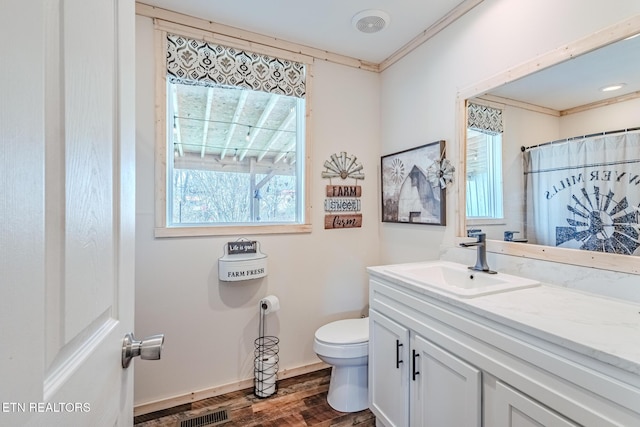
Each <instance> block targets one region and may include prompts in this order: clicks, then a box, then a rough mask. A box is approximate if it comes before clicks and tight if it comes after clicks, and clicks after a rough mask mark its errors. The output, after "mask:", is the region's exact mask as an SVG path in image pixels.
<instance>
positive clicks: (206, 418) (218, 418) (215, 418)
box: [178, 409, 229, 427]
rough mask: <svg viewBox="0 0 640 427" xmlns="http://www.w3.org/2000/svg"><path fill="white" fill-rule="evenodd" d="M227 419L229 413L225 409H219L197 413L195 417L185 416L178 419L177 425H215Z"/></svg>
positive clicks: (183, 426) (189, 426)
mask: <svg viewBox="0 0 640 427" xmlns="http://www.w3.org/2000/svg"><path fill="white" fill-rule="evenodd" d="M227 421H229V413H228V412H227V410H226V409H222V410H220V411H215V412H209V413H207V414H203V415H198V416H196V417H191V418H187V419H186V420H182V421H180V424H178V426H179V427H204V426H215V425H220V424H223V423H226V422H227Z"/></svg>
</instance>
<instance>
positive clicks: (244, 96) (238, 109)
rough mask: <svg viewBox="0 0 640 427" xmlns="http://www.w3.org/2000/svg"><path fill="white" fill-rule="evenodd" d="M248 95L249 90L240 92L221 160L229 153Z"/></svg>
mask: <svg viewBox="0 0 640 427" xmlns="http://www.w3.org/2000/svg"><path fill="white" fill-rule="evenodd" d="M247 96H249V91H246V90H243V91H242V92H241V93H240V98H239V99H238V104H236V111H235V112H234V113H233V118H232V119H231V124H230V125H229V129H228V130H227V138H226V139H225V141H224V147H223V148H222V152H221V153H220V160H224V158H225V156H226V155H227V149H228V148H229V144H230V143H231V138H232V137H233V133H234V132H235V131H236V126H237V125H236V123H238V120H239V119H240V114H241V113H242V110H243V109H244V104H245V103H246V102H247Z"/></svg>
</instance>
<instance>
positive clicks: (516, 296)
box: [367, 262, 640, 375]
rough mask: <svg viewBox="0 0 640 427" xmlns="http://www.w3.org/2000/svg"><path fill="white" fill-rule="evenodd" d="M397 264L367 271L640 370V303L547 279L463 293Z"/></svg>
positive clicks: (565, 344)
mask: <svg viewBox="0 0 640 427" xmlns="http://www.w3.org/2000/svg"><path fill="white" fill-rule="evenodd" d="M412 264H416V263H412ZM421 264H428V262H425V263H421ZM405 265H406V264H405ZM397 266H400V265H397ZM392 267H394V266H389V265H386V266H376V267H368V268H367V270H368V271H369V273H370V275H371V276H372V277H380V278H384V279H385V280H386V281H388V282H392V283H394V284H397V285H399V286H401V287H404V288H407V289H410V290H412V291H414V292H416V293H419V294H424V295H427V296H430V297H432V298H434V299H437V300H440V301H443V302H446V303H448V304H451V305H454V306H457V307H460V308H462V309H464V310H467V311H469V312H472V313H474V314H476V315H478V316H482V317H484V318H487V319H490V320H493V321H496V322H499V323H501V324H503V325H505V326H507V327H511V328H514V329H516V330H520V331H522V332H525V333H527V334H530V335H533V336H535V337H537V338H540V339H543V340H546V341H549V342H551V343H554V344H557V345H559V346H562V347H564V348H567V349H569V350H572V351H575V352H578V353H581V354H584V355H585V356H587V357H590V358H593V359H596V360H599V361H601V362H604V363H607V364H610V365H612V366H615V367H617V368H620V369H622V370H625V371H629V372H631V373H633V374H636V375H640V304H636V303H629V302H625V301H620V300H615V299H611V298H606V297H602V296H598V295H594V294H589V293H586V292H581V291H576V290H572V289H567V288H562V287H557V286H552V285H549V284H545V283H541V284H540V286H536V287H532V288H526V289H518V290H513V291H507V292H502V293H496V294H490V295H483V296H477V297H474V298H462V297H456V296H452V295H451V294H448V293H446V292H442V291H438V290H437V289H436V288H428V287H425V286H421V285H419V284H415V283H411V281H406V280H404V279H402V278H399V277H396V276H395V275H392V274H388V273H387V270H388V269H389V268H392ZM479 274H484V273H479ZM498 274H500V273H498Z"/></svg>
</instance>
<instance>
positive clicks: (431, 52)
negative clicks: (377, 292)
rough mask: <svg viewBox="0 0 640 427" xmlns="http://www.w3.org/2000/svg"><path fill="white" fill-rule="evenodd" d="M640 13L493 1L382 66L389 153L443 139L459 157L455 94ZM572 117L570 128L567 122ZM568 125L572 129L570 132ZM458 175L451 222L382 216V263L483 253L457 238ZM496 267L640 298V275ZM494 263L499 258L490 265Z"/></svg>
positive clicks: (546, 0) (624, 5) (384, 137)
mask: <svg viewBox="0 0 640 427" xmlns="http://www.w3.org/2000/svg"><path fill="white" fill-rule="evenodd" d="M638 13H640V2H638V1H635V0H615V1H606V0H587V1H585V0H563V1H561V2H558V1H556V0H518V1H513V0H485V1H484V2H483V3H481V4H480V5H479V6H477V7H475V8H474V9H473V10H471V11H470V12H469V13H468V14H466V15H465V16H464V17H462V18H461V19H459V20H458V21H456V22H455V23H454V24H453V25H451V26H449V27H448V28H446V29H445V30H443V31H442V32H440V33H439V34H437V35H436V36H435V37H434V38H432V39H431V40H429V41H427V42H426V43H425V44H423V45H422V46H420V47H419V48H417V49H416V50H414V51H413V52H411V53H410V54H409V55H408V56H406V57H405V58H403V59H402V60H401V61H399V62H398V63H396V64H394V65H392V66H391V67H389V68H388V69H387V70H385V71H384V72H383V73H382V82H381V84H382V88H381V104H380V105H381V115H382V127H381V153H382V154H386V153H392V152H395V151H399V150H403V149H407V148H411V147H414V146H417V145H420V144H424V143H426V142H430V141H435V140H438V139H445V140H446V141H447V146H448V148H447V157H448V158H449V159H451V160H452V161H453V162H454V164H457V163H458V161H459V159H460V153H459V149H458V142H459V141H457V131H456V126H457V123H456V96H457V95H458V93H459V92H463V91H466V90H467V89H468V88H469V87H471V86H472V85H473V84H476V83H479V82H482V81H485V80H487V79H488V78H490V77H492V76H494V75H497V74H500V73H501V72H503V71H504V70H507V69H509V68H512V67H514V66H516V65H519V64H522V63H525V62H528V61H529V60H530V59H532V58H534V57H536V56H539V55H542V54H544V53H547V52H550V51H552V50H554V49H556V48H557V47H559V46H562V45H564V44H567V43H570V42H573V41H576V40H578V39H580V38H582V37H585V36H587V35H589V34H591V33H593V32H595V31H597V30H600V29H602V28H604V27H607V26H610V25H612V24H615V23H617V22H620V21H622V20H624V19H626V18H628V17H630V16H632V15H635V14H638ZM569 128H570V125H569V124H568V123H567V125H566V126H565V130H567V129H569ZM569 133H570V132H569ZM459 185H464V183H455V184H454V186H453V187H452V188H449V189H448V190H447V192H448V198H447V222H448V224H449V225H448V226H447V227H428V226H407V225H404V224H398V225H396V224H392V225H389V224H381V225H380V236H381V242H382V245H381V247H382V248H383V249H382V253H381V262H382V263H396V262H406V261H420V260H425V259H434V258H438V257H446V258H449V259H453V260H457V261H460V262H465V263H470V264H472V263H473V262H474V260H475V252H474V251H469V250H465V249H458V248H456V247H455V244H454V237H455V234H456V233H455V227H454V225H455V218H456V215H457V214H458V213H457V211H458V210H459V209H464V207H459V206H457V203H456V202H457V200H456V193H455V191H456V190H455V187H456V186H459ZM489 262H490V265H491V266H492V267H494V266H495V267H496V268H501V269H502V270H503V271H506V272H512V273H521V274H525V275H529V276H535V275H536V274H538V275H540V277H536V278H538V279H540V280H544V281H546V282H550V283H557V284H560V285H563V286H570V287H580V288H582V289H585V290H589V291H593V292H598V293H601V294H604V295H611V296H615V297H620V298H627V299H633V300H636V301H640V290H639V289H638V287H637V286H634V284H633V283H632V282H633V281H634V280H635V281H637V276H631V275H622V274H617V273H611V272H605V271H602V272H593V271H591V272H590V273H587V274H585V272H586V271H588V269H584V268H582V269H579V268H573V267H570V266H563V265H554V264H553V263H548V262H547V263H544V262H538V261H533V260H523V259H521V258H514V257H508V256H500V255H495V254H490V257H489ZM492 263H493V264H492Z"/></svg>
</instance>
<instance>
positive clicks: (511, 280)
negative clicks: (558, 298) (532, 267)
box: [385, 261, 540, 298]
mask: <svg viewBox="0 0 640 427" xmlns="http://www.w3.org/2000/svg"><path fill="white" fill-rule="evenodd" d="M385 271H386V272H387V273H390V274H392V275H394V276H397V277H400V278H403V279H405V280H407V281H409V282H410V283H412V284H414V285H418V286H423V287H426V288H434V289H437V290H440V291H443V292H447V293H450V294H453V295H456V296H458V297H463V298H473V297H477V296H482V295H489V294H495V293H500V292H507V291H513V290H516V289H523V288H530V287H533V286H539V285H540V283H539V282H538V281H536V280H530V279H525V278H522V277H518V276H512V275H510V274H504V273H497V274H488V273H483V272H480V271H473V270H470V269H469V268H468V267H467V266H466V265H462V264H457V263H454V262H449V261H434V262H422V263H416V264H399V265H394V266H388V267H386V268H385Z"/></svg>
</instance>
